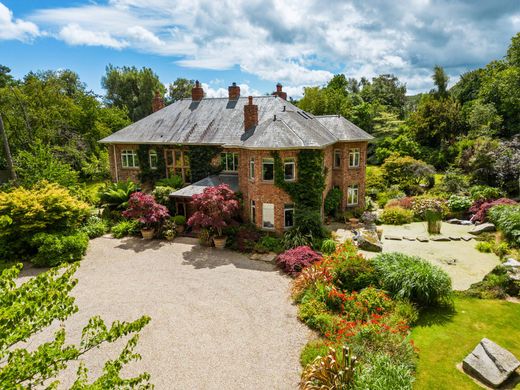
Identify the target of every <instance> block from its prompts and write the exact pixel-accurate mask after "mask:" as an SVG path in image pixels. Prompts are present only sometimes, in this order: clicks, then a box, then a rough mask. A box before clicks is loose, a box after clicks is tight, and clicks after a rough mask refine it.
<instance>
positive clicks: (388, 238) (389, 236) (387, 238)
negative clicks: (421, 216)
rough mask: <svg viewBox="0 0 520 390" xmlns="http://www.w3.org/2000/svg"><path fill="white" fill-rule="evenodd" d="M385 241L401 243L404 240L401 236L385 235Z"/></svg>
mask: <svg viewBox="0 0 520 390" xmlns="http://www.w3.org/2000/svg"><path fill="white" fill-rule="evenodd" d="M385 240H395V241H401V240H402V238H401V237H399V236H391V235H385Z"/></svg>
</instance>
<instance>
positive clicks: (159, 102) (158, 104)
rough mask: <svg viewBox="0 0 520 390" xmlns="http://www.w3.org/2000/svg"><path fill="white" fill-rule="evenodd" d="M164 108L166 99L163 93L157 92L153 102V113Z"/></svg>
mask: <svg viewBox="0 0 520 390" xmlns="http://www.w3.org/2000/svg"><path fill="white" fill-rule="evenodd" d="M163 108H164V99H163V97H162V95H161V92H159V91H155V96H154V97H153V100H152V112H157V111H159V110H162V109H163Z"/></svg>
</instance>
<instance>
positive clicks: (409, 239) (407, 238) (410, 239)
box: [403, 236, 415, 241]
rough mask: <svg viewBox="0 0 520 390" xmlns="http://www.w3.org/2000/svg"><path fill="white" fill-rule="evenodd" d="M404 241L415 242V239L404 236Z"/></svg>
mask: <svg viewBox="0 0 520 390" xmlns="http://www.w3.org/2000/svg"><path fill="white" fill-rule="evenodd" d="M403 240H407V241H415V237H410V236H403Z"/></svg>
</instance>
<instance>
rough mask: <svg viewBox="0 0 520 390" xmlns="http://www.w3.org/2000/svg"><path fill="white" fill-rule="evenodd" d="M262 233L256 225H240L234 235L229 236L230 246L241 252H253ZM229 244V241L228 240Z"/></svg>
mask: <svg viewBox="0 0 520 390" xmlns="http://www.w3.org/2000/svg"><path fill="white" fill-rule="evenodd" d="M260 237H261V233H260V231H259V230H258V228H257V227H256V226H255V225H252V224H246V225H240V226H239V227H238V230H237V232H236V234H235V236H234V237H228V241H230V247H231V248H232V249H235V250H238V251H240V252H252V251H253V249H254V247H255V245H256V243H257V241H258V240H259V239H260ZM226 244H227V242H226Z"/></svg>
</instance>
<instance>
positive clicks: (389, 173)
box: [381, 155, 435, 193]
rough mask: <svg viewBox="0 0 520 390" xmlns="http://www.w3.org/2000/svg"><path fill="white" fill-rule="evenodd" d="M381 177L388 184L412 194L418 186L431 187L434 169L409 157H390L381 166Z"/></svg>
mask: <svg viewBox="0 0 520 390" xmlns="http://www.w3.org/2000/svg"><path fill="white" fill-rule="evenodd" d="M381 170H382V172H383V177H384V179H385V181H386V182H387V183H389V184H397V185H399V186H400V188H401V189H403V190H404V191H405V192H407V193H413V192H415V191H416V190H417V188H418V187H419V185H420V184H424V183H428V184H429V185H430V186H431V183H432V182H433V175H434V174H435V169H434V168H433V167H432V166H431V165H428V164H426V163H425V162H424V161H421V160H416V159H414V158H413V157H410V156H399V155H392V156H390V157H388V158H387V159H386V160H385V162H384V163H383V165H381Z"/></svg>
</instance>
